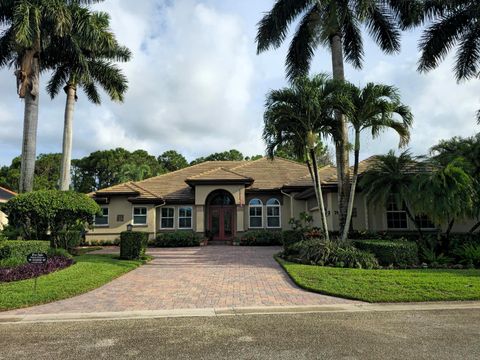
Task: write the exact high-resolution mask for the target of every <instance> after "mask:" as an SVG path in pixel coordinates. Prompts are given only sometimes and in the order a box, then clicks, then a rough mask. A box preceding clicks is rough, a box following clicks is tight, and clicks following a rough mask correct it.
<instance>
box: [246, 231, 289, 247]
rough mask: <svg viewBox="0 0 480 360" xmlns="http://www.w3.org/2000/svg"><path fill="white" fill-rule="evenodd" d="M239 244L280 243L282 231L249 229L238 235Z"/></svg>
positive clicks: (269, 244) (262, 244) (267, 244)
mask: <svg viewBox="0 0 480 360" xmlns="http://www.w3.org/2000/svg"><path fill="white" fill-rule="evenodd" d="M239 242H240V245H241V246H271V245H282V243H283V241H282V231H276V230H251V231H247V232H245V233H243V234H242V235H240V236H239Z"/></svg>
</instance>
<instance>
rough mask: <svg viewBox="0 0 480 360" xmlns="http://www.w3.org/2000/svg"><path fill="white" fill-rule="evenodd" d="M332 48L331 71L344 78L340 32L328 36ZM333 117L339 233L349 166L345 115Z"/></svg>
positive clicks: (337, 114)
mask: <svg viewBox="0 0 480 360" xmlns="http://www.w3.org/2000/svg"><path fill="white" fill-rule="evenodd" d="M330 45H331V49H332V71H333V78H334V79H335V80H341V81H343V80H345V69H344V64H343V61H344V59H343V43H342V36H341V34H340V33H337V34H335V35H333V36H332V37H331V38H330ZM335 118H336V120H337V122H338V136H337V138H336V139H335V150H336V160H337V177H338V211H339V217H340V218H339V223H340V233H342V232H343V229H344V227H345V224H346V220H347V212H348V199H349V193H350V167H349V154H348V131H347V123H346V121H345V116H344V115H343V114H342V113H341V112H339V111H337V112H336V114H335Z"/></svg>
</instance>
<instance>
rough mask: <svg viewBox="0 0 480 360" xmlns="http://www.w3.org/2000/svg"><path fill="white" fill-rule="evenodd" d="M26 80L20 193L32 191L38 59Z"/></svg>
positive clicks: (35, 58) (35, 139)
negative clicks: (27, 84)
mask: <svg viewBox="0 0 480 360" xmlns="http://www.w3.org/2000/svg"><path fill="white" fill-rule="evenodd" d="M28 76H29V77H30V78H29V79H27V81H28V82H29V84H30V85H29V86H28V88H27V91H25V93H24V94H22V93H21V94H20V96H21V97H22V96H23V95H24V99H25V111H24V118H23V140H22V160H21V167H20V184H19V191H20V192H21V193H24V192H30V191H32V190H33V179H34V175H35V159H36V149H37V125H38V103H39V98H40V96H39V91H38V90H39V86H38V82H39V77H40V64H39V59H38V57H36V56H34V57H32V61H31V72H29V75H28Z"/></svg>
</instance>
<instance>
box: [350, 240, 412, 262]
mask: <svg viewBox="0 0 480 360" xmlns="http://www.w3.org/2000/svg"><path fill="white" fill-rule="evenodd" d="M353 245H354V246H355V247H356V248H357V249H359V250H363V251H368V252H371V253H372V254H374V255H375V257H376V258H377V259H378V262H379V263H380V265H382V266H389V265H393V266H411V265H416V264H418V246H417V244H416V243H414V242H411V241H405V240H404V239H400V240H395V241H389V240H356V241H353Z"/></svg>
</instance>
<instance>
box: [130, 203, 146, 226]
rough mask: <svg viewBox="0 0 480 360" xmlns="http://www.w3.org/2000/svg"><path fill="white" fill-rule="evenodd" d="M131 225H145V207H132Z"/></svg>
mask: <svg viewBox="0 0 480 360" xmlns="http://www.w3.org/2000/svg"><path fill="white" fill-rule="evenodd" d="M133 225H147V208H146V207H134V208H133Z"/></svg>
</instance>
